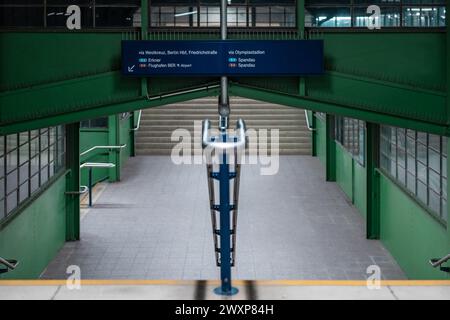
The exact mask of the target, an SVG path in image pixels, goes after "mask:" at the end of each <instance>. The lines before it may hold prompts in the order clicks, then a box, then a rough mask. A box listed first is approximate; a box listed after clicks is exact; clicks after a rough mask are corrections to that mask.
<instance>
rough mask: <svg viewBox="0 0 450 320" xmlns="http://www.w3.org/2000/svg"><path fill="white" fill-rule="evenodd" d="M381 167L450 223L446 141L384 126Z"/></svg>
mask: <svg viewBox="0 0 450 320" xmlns="http://www.w3.org/2000/svg"><path fill="white" fill-rule="evenodd" d="M380 135H381V137H380V167H381V169H382V170H383V171H384V172H385V173H386V174H388V175H389V176H390V177H391V178H393V179H394V180H395V181H396V182H397V183H398V184H400V185H401V186H403V187H404V188H405V189H406V190H407V191H408V193H409V194H410V195H412V196H413V197H414V198H415V199H416V200H417V201H419V202H420V203H421V204H423V205H424V206H426V207H427V208H428V209H429V210H430V211H431V212H433V214H435V215H436V217H437V218H439V219H440V220H441V221H443V222H445V223H447V137H443V136H438V135H433V134H428V133H424V132H418V131H414V130H407V129H402V128H395V127H388V126H381V132H380Z"/></svg>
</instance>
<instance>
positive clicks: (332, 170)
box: [325, 114, 336, 181]
mask: <svg viewBox="0 0 450 320" xmlns="http://www.w3.org/2000/svg"><path fill="white" fill-rule="evenodd" d="M325 126H326V160H325V161H326V180H327V181H336V142H335V141H334V116H333V115H330V114H327V115H326V123H325Z"/></svg>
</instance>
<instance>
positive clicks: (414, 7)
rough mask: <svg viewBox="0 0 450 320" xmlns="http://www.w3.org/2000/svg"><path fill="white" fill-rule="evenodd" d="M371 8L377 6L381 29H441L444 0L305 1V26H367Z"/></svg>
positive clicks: (442, 25) (443, 24)
mask: <svg viewBox="0 0 450 320" xmlns="http://www.w3.org/2000/svg"><path fill="white" fill-rule="evenodd" d="M371 5H377V6H379V7H380V9H381V12H380V17H379V18H374V19H380V21H379V23H380V25H381V27H382V28H383V27H397V28H398V27H415V28H417V27H419V28H422V27H435V28H439V27H445V26H446V22H445V14H446V13H445V12H446V11H445V10H446V8H445V0H372V1H369V0H306V2H305V12H306V17H305V26H306V27H319V28H336V27H337V28H349V27H355V28H358V27H367V26H368V23H369V18H370V17H371V16H372V13H367V9H368V7H369V6H371Z"/></svg>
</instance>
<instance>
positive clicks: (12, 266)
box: [0, 257, 19, 270]
mask: <svg viewBox="0 0 450 320" xmlns="http://www.w3.org/2000/svg"><path fill="white" fill-rule="evenodd" d="M0 264H3V265H4V266H5V267H7V268H8V269H10V270H14V269H15V268H17V266H18V265H19V263H18V262H17V261H16V260H6V259H3V258H2V257H0Z"/></svg>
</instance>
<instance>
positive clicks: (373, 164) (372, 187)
mask: <svg viewBox="0 0 450 320" xmlns="http://www.w3.org/2000/svg"><path fill="white" fill-rule="evenodd" d="M379 137H380V132H379V126H378V125H377V124H374V123H370V122H366V170H367V171H366V172H367V179H366V189H367V191H366V192H367V204H366V205H367V208H366V210H367V221H366V224H367V228H366V236H367V239H379V238H380V208H379V205H380V174H379V173H378V171H377V168H378V162H379V148H380V143H379Z"/></svg>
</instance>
